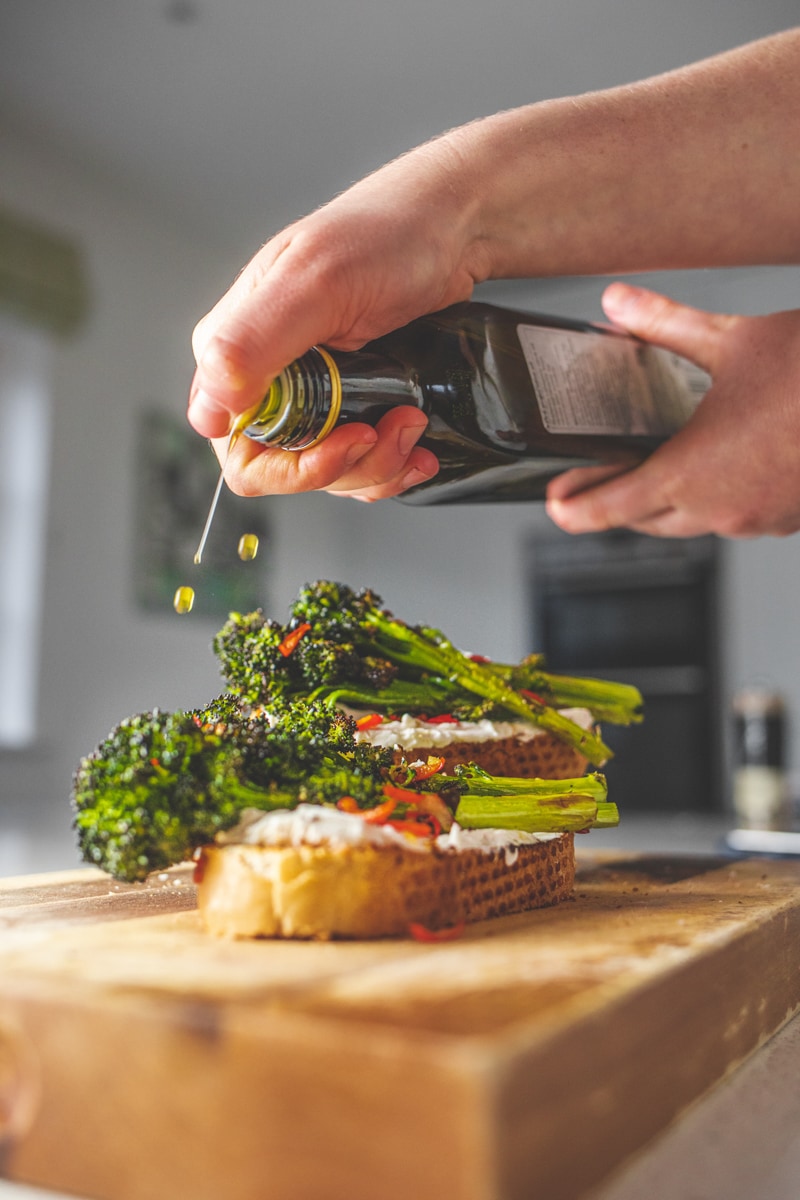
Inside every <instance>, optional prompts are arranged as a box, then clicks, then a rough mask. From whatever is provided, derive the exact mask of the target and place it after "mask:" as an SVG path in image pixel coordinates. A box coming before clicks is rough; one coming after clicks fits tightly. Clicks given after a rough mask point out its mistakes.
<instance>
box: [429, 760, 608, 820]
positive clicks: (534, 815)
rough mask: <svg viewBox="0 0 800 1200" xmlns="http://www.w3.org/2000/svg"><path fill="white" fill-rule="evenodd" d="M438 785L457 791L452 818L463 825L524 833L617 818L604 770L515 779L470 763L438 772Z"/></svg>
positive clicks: (445, 790)
mask: <svg viewBox="0 0 800 1200" xmlns="http://www.w3.org/2000/svg"><path fill="white" fill-rule="evenodd" d="M438 787H439V788H442V789H443V790H442V794H443V795H447V791H448V788H450V789H452V793H454V794H455V795H456V796H457V802H456V808H455V819H456V821H457V822H458V824H459V825H461V826H462V828H464V829H520V830H523V831H525V832H528V833H546V832H552V833H556V832H563V831H565V830H566V831H570V830H574V831H578V830H582V829H589V828H596V829H597V828H604V827H608V826H612V825H617V824H619V813H618V811H617V806H616V804H610V803H609V802H608V800H607V795H608V788H607V785H606V780H605V776H603V775H600V774H598V773H597V772H592V773H591V774H589V775H583V776H581V777H580V778H579V779H525V778H522V779H519V778H503V777H497V776H493V775H489V774H488V773H487V772H486V771H484V770H482V769H481V768H480V767H477V766H475V765H474V764H473V765H470V766H463V767H456V770H455V775H454V776H453V777H449V778H445V777H442V776H439V778H438Z"/></svg>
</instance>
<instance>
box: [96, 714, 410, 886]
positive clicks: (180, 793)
mask: <svg viewBox="0 0 800 1200" xmlns="http://www.w3.org/2000/svg"><path fill="white" fill-rule="evenodd" d="M200 713H201V714H202V713H209V714H211V715H212V720H211V722H210V723H206V722H205V721H204V719H203V717H202V715H199V714H198V713H184V712H177V713H165V712H160V711H159V710H157V709H156V710H153V711H152V712H148V713H140V714H138V715H136V716H133V717H130V718H128V719H127V720H125V721H122V722H121V723H120V724H119V725H118V726H117V727H116V728H115V729H114V730H112V732H111V733H110V734H109V735H108V737H107V738H106V739H105V740H104V741H103V742H102V743H101V744H100V745H99V746H98V747H97V749H96V750H95V751H94V752H93V753H92V754H90V755H88V756H87V757H86V758H84V759H82V760H81V762H80V764H79V766H78V769H77V771H76V773H75V777H74V782H73V792H72V799H73V806H74V810H75V828H76V831H77V834H78V841H79V845H80V848H81V851H82V853H83V856H84V858H85V859H86V861H88V862H91V863H94V864H95V865H97V866H99V867H102V868H103V870H106V871H108V872H109V873H110V874H111V875H114V876H116V877H117V878H119V879H125V880H129V881H130V880H138V879H144V878H145V877H146V876H147V875H148V874H149V873H150V872H151V871H156V870H162V869H163V868H164V867H167V866H170V865H171V864H173V863H176V862H181V861H183V860H185V859H186V858H188V857H190V856H191V854H192V851H193V850H194V849H195V848H196V847H197V846H199V845H202V844H203V843H204V842H208V841H210V840H211V839H213V837H214V835H215V834H216V833H218V832H219V831H221V830H223V829H228V828H230V827H231V826H232V825H235V824H236V822H237V820H238V819H239V817H240V815H241V813H242V811H243V810H244V809H245V808H260V809H270V808H287V807H288V808H291V807H293V806H294V805H295V804H297V803H298V802H299V801H301V800H307V801H310V802H312V803H321V802H324V801H330V800H331V799H333V800H334V801H335V800H336V799H338V798H339V797H341V796H342V795H344V794H349V795H353V796H355V797H356V798H357V799H358V800H359V802H360V803H365V804H369V803H377V802H378V800H379V799H380V797H381V791H380V787H381V782H380V781H381V778H382V775H383V772H384V770H385V768H386V765H387V752H386V751H377V750H373V749H372V748H371V747H364V746H357V745H356V743H355V739H354V736H353V733H354V728H355V723H354V722H353V721H352V719H351V718H349V717H346V716H345V715H344V714H337V713H332V712H331V710H330V708H328V707H327V706H326V705H323V704H312V703H309V704H305V703H298V704H294V705H291V706H288V705H287V706H285V707H283V708H280V707H279V708H278V709H276V710H275V711H271V712H270V714H269V717H267V716H264V715H260V716H253V717H246V716H243V715H242V714H241V712H240V711H239V710H238V709H236V710H234V709H232V708H230V706H229V705H228V704H227V701H226V702H225V703H224V704H223V703H222V702H221V701H216V702H213V703H212V705H209V706H208V708H207V709H206V710H200ZM223 714H227V716H228V717H229V718H230V717H232V718H233V719H230V720H226V721H218V720H216V719H215V718H216V717H218V716H220V715H223ZM390 757H391V755H390V754H389V758H390Z"/></svg>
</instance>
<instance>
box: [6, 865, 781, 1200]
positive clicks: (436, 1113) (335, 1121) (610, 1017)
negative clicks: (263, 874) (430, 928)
mask: <svg viewBox="0 0 800 1200" xmlns="http://www.w3.org/2000/svg"><path fill="white" fill-rule="evenodd" d="M798 884H800V864H797V863H791V862H780V861H766V860H755V859H752V860H747V861H731V860H711V859H701V858H697V857H688V858H685V859H677V858H674V857H642V856H631V855H627V856H625V855H605V856H591V855H582V856H581V858H580V869H579V875H578V882H577V885H576V890H575V896H574V899H573V900H572V901H570V902H567V903H564V904H562V905H560V906H558V907H556V908H553V909H547V910H540V911H537V912H533V913H530V914H523V915H519V916H515V917H508V918H503V919H500V920H496V921H491V922H485V923H483V924H479V925H475V926H472V927H468V929H467V930H466V932H465V933H464V935H463V937H461V938H460V939H459V940H458V941H455V942H450V943H443V944H438V945H424V944H419V943H416V942H413V941H410V940H406V939H392V940H386V941H379V942H339V943H323V942H319V943H303V942H279V941H254V942H226V941H220V940H216V939H213V938H210V937H209V936H208V935H207V934H206V933H205V932H204V931H203V929H202V928H201V926H200V923H199V919H198V916H197V913H196V911H195V907H194V903H195V897H194V887H193V885H192V883H191V872H190V870H188V869H186V868H176V869H175V870H173V871H170V872H166V873H164V874H163V875H160V876H157V877H154V878H152V879H151V880H150V881H149V882H148V884H146V885H130V886H128V885H123V884H117V883H114V882H113V881H111V880H109V879H108V877H107V876H104V875H102V874H101V873H100V872H98V871H94V870H91V869H89V870H85V871H73V872H64V873H60V874H57V875H49V876H29V877H20V878H17V879H11V880H0V1147H2V1153H1V1156H0V1174H5V1175H6V1176H7V1177H8V1178H11V1179H16V1180H20V1181H27V1182H30V1183H37V1184H40V1185H42V1186H45V1187H52V1188H56V1189H60V1190H63V1191H71V1192H74V1193H76V1194H78V1195H81V1196H87V1197H97V1198H99V1200H150V1198H153V1200H156V1198H158V1200H162V1197H166V1196H173V1197H176V1198H177V1200H183V1198H184V1197H191V1198H192V1200H205V1198H206V1197H208V1198H209V1200H210V1198H211V1197H214V1198H217V1197H220V1196H224V1197H225V1198H226V1200H317V1198H320V1200H338V1198H339V1197H341V1198H342V1200H345V1198H346V1200H359V1198H360V1197H365V1198H367V1197H370V1198H371V1197H376V1198H380V1200H395V1198H397V1200H399V1198H400V1197H403V1200H407V1198H409V1197H414V1198H415V1200H426V1198H428V1197H430V1198H434V1197H435V1198H436V1200H523V1198H524V1200H537V1198H540V1200H576V1198H577V1197H579V1196H581V1194H582V1193H584V1192H585V1191H587V1190H588V1189H589V1188H591V1187H592V1186H594V1185H596V1184H597V1183H598V1182H599V1181H600V1180H602V1179H603V1178H604V1177H605V1176H606V1175H607V1174H608V1172H609V1171H611V1170H612V1169H614V1168H615V1167H617V1166H618V1165H619V1164H620V1163H621V1162H622V1161H623V1160H624V1159H625V1158H626V1157H627V1156H628V1155H630V1154H631V1153H632V1152H633V1151H634V1150H636V1149H637V1148H639V1147H641V1146H642V1145H644V1144H645V1143H646V1142H647V1140H648V1139H650V1138H651V1137H653V1136H654V1135H656V1134H657V1133H659V1132H660V1131H661V1130H662V1129H663V1128H664V1127H665V1126H666V1125H667V1124H668V1123H669V1122H670V1121H671V1120H672V1119H673V1118H674V1117H675V1116H676V1115H677V1114H678V1113H680V1112H681V1111H682V1110H683V1109H684V1108H685V1107H686V1106H687V1105H689V1104H690V1103H692V1102H693V1101H694V1100H696V1099H697V1098H698V1097H699V1096H701V1095H702V1094H703V1093H704V1092H705V1091H707V1090H708V1089H709V1088H710V1087H711V1086H712V1085H714V1084H715V1083H716V1082H717V1081H719V1080H720V1079H722V1078H723V1077H724V1076H725V1075H726V1074H727V1073H728V1072H729V1071H731V1070H732V1069H733V1068H734V1067H735V1066H736V1065H737V1064H738V1063H740V1062H741V1061H743V1060H744V1059H745V1058H746V1057H747V1056H748V1055H749V1054H751V1053H752V1052H753V1051H754V1050H755V1049H756V1048H757V1047H758V1046H760V1045H761V1044H762V1043H763V1042H764V1041H765V1040H766V1039H767V1038H768V1037H769V1036H770V1035H771V1034H772V1033H774V1032H775V1031H776V1030H777V1029H778V1028H780V1027H781V1025H783V1024H784V1023H785V1022H786V1021H787V1020H788V1019H789V1017H790V1016H791V1015H792V1014H793V1013H794V1012H796V1011H797V1010H798V1009H800V887H798Z"/></svg>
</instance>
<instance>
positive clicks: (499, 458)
mask: <svg viewBox="0 0 800 1200" xmlns="http://www.w3.org/2000/svg"><path fill="white" fill-rule="evenodd" d="M709 383H710V381H709V378H708V376H707V375H706V374H705V372H703V371H701V370H700V368H698V367H696V366H694V365H693V364H692V363H689V362H687V361H686V360H685V359H682V358H680V357H679V356H678V355H676V354H671V353H669V352H668V351H665V350H661V349H658V348H656V347H654V346H650V345H647V344H645V343H644V342H641V341H638V340H637V339H635V338H631V337H628V336H626V335H624V334H621V333H618V332H616V331H613V330H611V329H608V328H604V327H602V326H597V325H590V324H587V323H585V322H577V321H570V320H566V319H562V318H558V317H549V316H540V315H534V314H531V313H524V312H518V311H515V310H512V309H507V308H500V307H498V306H497V305H494V304H485V303H480V302H470V303H464V304H457V305H454V306H453V307H452V308H448V309H445V310H444V311H442V312H438V313H434V314H432V315H431V316H427V317H420V318H419V319H417V320H415V321H412V322H411V323H410V324H408V325H406V326H404V327H403V328H402V329H398V330H395V331H394V332H393V333H389V334H387V335H386V336H385V337H381V338H377V339H376V340H375V341H372V342H369V343H368V344H367V345H366V346H364V348H363V349H361V350H356V351H348V352H345V351H339V350H328V349H323V348H322V347H315V348H314V349H312V350H310V351H309V352H308V353H307V354H304V355H303V356H302V358H299V359H297V360H296V361H295V362H294V363H291V364H290V365H289V366H288V367H287V368H286V369H285V370H284V371H283V372H282V373H281V374H280V376H279V377H278V378H277V379H276V380H275V381H274V382H273V383H272V385H271V387H270V390H269V393H268V395H267V396H266V398H265V400H264V404H263V406H262V408H261V410H260V411H259V413H258V415H257V416H256V417H255V418H254V419H253V420H252V423H251V424H250V425H249V426H248V427H247V429H246V430H245V432H246V434H247V436H248V437H251V438H254V439H255V440H256V441H260V442H263V443H264V444H265V445H268V446H279V447H282V448H283V449H286V450H302V449H305V448H306V447H307V446H311V445H314V444H315V443H316V442H318V441H320V440H321V439H322V438H323V437H326V436H327V435H328V433H330V431H331V429H333V428H334V427H335V426H336V425H337V424H343V423H345V422H348V421H362V422H365V423H367V424H370V425H374V424H376V422H377V421H378V420H379V419H380V418H381V417H382V416H383V415H384V414H385V413H386V412H387V411H388V410H389V409H390V408H392V407H395V406H397V405H400V404H407V405H412V406H413V407H415V408H418V409H420V410H421V411H422V412H424V413H425V414H426V415H427V417H428V421H429V424H428V428H427V430H426V431H425V434H424V435H423V437H422V439H421V440H420V443H419V444H420V445H422V446H425V447H427V448H428V449H429V450H432V451H433V452H434V454H436V456H437V457H438V459H439V463H440V470H439V473H438V475H436V476H435V477H434V478H433V479H431V480H428V481H426V482H425V483H422V484H419V485H418V486H417V487H415V488H412V489H410V490H409V491H408V492H405V493H404V494H403V495H402V496H399V497H398V499H399V500H401V501H403V502H404V503H407V504H420V505H422V504H458V503H464V502H470V501H482V502H486V501H507V500H538V499H541V498H543V496H544V492H545V487H546V485H547V483H548V481H549V480H550V479H552V478H554V476H556V475H558V474H560V473H561V472H562V471H564V470H566V469H567V468H569V467H574V466H589V465H594V464H598V463H620V464H623V465H633V464H634V463H636V462H638V461H641V459H642V458H644V457H645V456H646V455H647V454H649V453H651V452H652V451H653V450H654V449H655V448H656V446H658V445H659V444H660V443H661V442H662V441H664V439H665V438H667V437H669V436H670V435H671V434H673V433H675V432H676V431H677V430H678V429H680V428H681V426H682V425H684V424H685V422H686V421H687V420H688V418H689V417H690V416H691V414H692V412H693V411H694V409H695V407H696V406H697V404H698V402H699V400H700V399H701V397H702V396H703V394H704V393H705V391H706V390H707V388H708V386H709Z"/></svg>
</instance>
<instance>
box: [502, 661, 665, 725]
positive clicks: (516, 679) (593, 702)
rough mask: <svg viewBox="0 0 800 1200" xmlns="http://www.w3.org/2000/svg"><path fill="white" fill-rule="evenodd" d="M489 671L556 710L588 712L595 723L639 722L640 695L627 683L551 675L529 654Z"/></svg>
mask: <svg viewBox="0 0 800 1200" xmlns="http://www.w3.org/2000/svg"><path fill="white" fill-rule="evenodd" d="M486 666H487V668H488V670H490V671H491V672H492V673H493V674H494V675H497V676H498V677H499V678H501V679H503V680H504V681H505V682H506V683H507V684H508V685H509V686H510V687H512V688H515V689H516V690H518V691H519V690H525V691H528V692H533V693H534V694H535V695H538V696H540V697H541V699H542V700H544V701H545V702H546V703H547V704H551V705H556V706H557V707H558V708H588V709H591V711H592V713H593V715H594V716H595V718H596V719H597V720H598V721H608V722H609V723H610V724H612V725H633V724H637V723H638V722H640V721H641V720H642V694H641V692H640V691H639V689H638V688H636V687H633V686H632V684H629V683H617V682H615V681H612V680H609V679H588V678H584V677H581V676H572V675H553V674H551V673H550V672H548V671H545V670H544V669H543V666H542V656H541V655H540V654H532V655H530V656H529V657H528V658H524V659H523V660H522V662H521V663H517V664H515V665H512V664H510V663H493V662H490V663H487V664H486Z"/></svg>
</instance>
